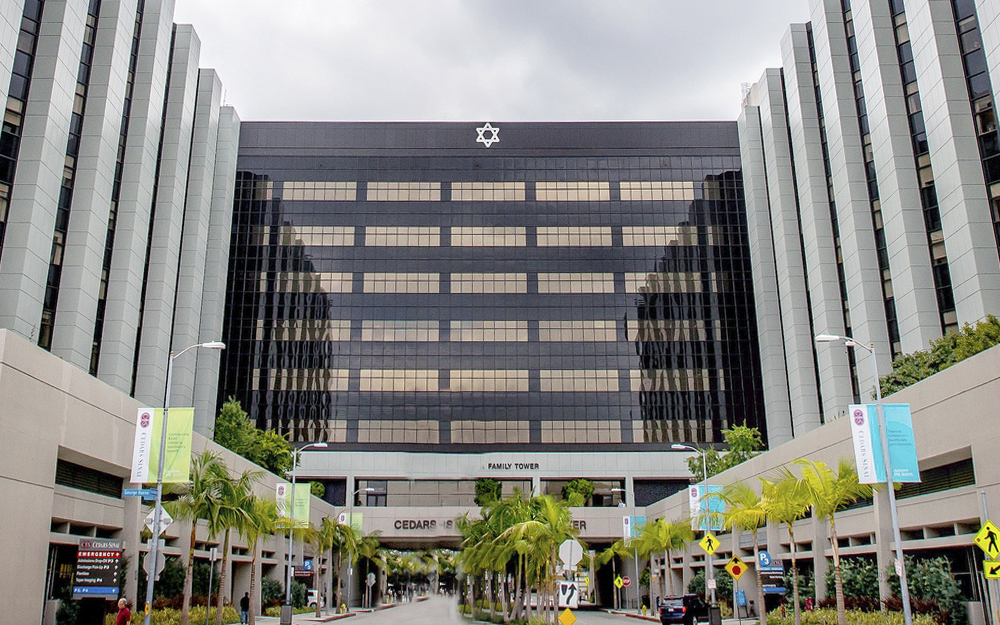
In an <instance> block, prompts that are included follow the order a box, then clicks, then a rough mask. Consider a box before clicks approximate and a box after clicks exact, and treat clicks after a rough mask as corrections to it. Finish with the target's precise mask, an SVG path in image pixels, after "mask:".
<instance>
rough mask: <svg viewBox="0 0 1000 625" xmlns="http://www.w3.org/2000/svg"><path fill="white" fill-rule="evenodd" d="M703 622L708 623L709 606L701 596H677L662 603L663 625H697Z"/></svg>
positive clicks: (661, 619)
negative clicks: (677, 624)
mask: <svg viewBox="0 0 1000 625" xmlns="http://www.w3.org/2000/svg"><path fill="white" fill-rule="evenodd" d="M703 621H708V604H707V603H705V602H704V601H702V599H701V597H700V596H699V595H677V596H674V597H664V598H663V599H662V600H661V601H660V622H661V623H663V625H667V624H668V623H669V624H675V623H679V624H681V625H695V623H698V622H703Z"/></svg>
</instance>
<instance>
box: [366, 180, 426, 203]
mask: <svg viewBox="0 0 1000 625" xmlns="http://www.w3.org/2000/svg"><path fill="white" fill-rule="evenodd" d="M368 201H369V202H440V201H441V183H440V182H369V183H368Z"/></svg>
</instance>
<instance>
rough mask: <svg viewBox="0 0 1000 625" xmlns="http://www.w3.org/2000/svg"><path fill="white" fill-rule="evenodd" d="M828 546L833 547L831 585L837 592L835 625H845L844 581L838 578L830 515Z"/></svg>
mask: <svg viewBox="0 0 1000 625" xmlns="http://www.w3.org/2000/svg"><path fill="white" fill-rule="evenodd" d="M830 546H831V547H833V585H834V588H836V590H837V625H847V607H846V606H845V605H844V579H843V578H842V577H841V576H840V552H839V551H838V550H837V526H836V525H834V522H833V514H832V513H831V514H830Z"/></svg>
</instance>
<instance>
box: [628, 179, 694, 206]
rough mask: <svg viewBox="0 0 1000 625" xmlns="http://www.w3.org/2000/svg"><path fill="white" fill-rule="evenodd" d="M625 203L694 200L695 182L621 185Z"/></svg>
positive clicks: (630, 183) (646, 182) (647, 182)
mask: <svg viewBox="0 0 1000 625" xmlns="http://www.w3.org/2000/svg"><path fill="white" fill-rule="evenodd" d="M621 196H622V201H623V202H629V201H647V202H660V201H664V200H683V201H685V202H690V201H692V200H694V183H693V182H669V181H668V182H655V181H642V182H625V181H623V182H622V183H621Z"/></svg>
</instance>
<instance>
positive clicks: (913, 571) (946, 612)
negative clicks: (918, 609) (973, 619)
mask: <svg viewBox="0 0 1000 625" xmlns="http://www.w3.org/2000/svg"><path fill="white" fill-rule="evenodd" d="M886 573H887V574H888V576H889V578H888V581H889V588H890V589H891V590H892V593H893V594H894V595H896V596H897V597H898V596H899V593H900V588H899V576H897V575H896V571H895V568H893V567H890V570H888V571H886ZM906 581H907V586H908V587H909V590H910V599H911V600H922V601H924V602H933V603H934V604H936V605H937V607H939V608H940V610H941V612H942V618H943V620H945V621H946V622H947V624H948V625H966V624H967V623H968V620H969V619H968V613H967V612H966V610H965V598H964V597H963V596H962V587H961V586H960V585H959V583H958V581H957V580H956V579H955V576H954V574H952V572H951V561H950V560H949V559H948V558H945V557H940V558H931V559H928V560H914V559H913V558H912V557H910V556H907V557H906Z"/></svg>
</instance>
